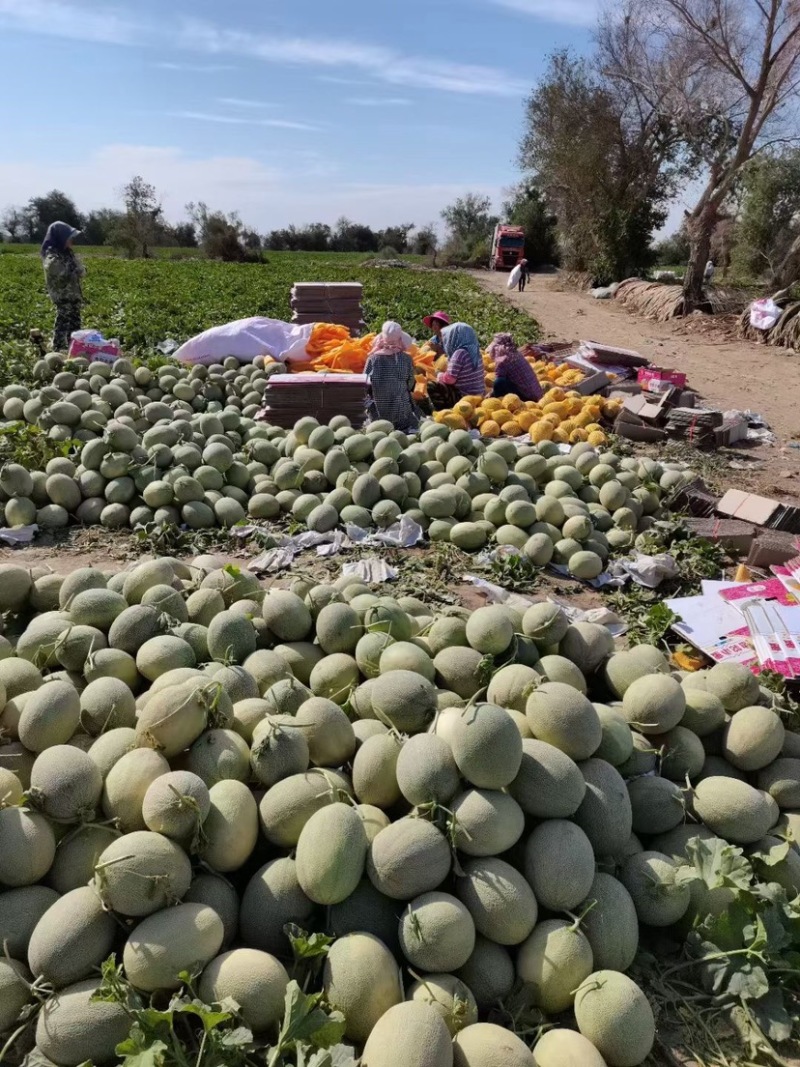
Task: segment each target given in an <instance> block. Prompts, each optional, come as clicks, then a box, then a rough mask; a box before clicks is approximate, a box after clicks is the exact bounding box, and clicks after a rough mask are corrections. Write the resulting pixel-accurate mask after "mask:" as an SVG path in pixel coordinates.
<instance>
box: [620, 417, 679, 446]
mask: <svg viewBox="0 0 800 1067" xmlns="http://www.w3.org/2000/svg"><path fill="white" fill-rule="evenodd" d="M614 433H616V434H619V436H620V437H624V438H626V439H627V440H628V441H647V442H658V441H666V439H667V434H666V431H665V430H659V428H658V427H657V426H645V425H644V424H643V423H640V424H638V425H637V424H636V423H635V422H626V421H625V420H624V419H622V418H617V421H616V422H615V423H614Z"/></svg>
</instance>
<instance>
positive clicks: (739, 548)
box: [684, 518, 758, 555]
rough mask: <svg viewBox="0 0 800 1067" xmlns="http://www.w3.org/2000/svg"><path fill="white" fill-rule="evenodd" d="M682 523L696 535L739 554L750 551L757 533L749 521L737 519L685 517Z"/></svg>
mask: <svg viewBox="0 0 800 1067" xmlns="http://www.w3.org/2000/svg"><path fill="white" fill-rule="evenodd" d="M684 524H685V526H686V528H687V529H688V530H691V532H692V533H693V534H695V535H696V536H697V537H704V538H705V539H706V540H707V541H714V542H715V543H717V544H720V545H722V546H723V548H725V549H727V550H728V552H735V553H737V554H740V555H743V554H744V553H745V552H748V551H750V549H751V548H752V546H753V543H754V541H755V539H756V534H757V533H758V530H757V529H756V527H755V526H753V525H752V524H751V523H749V522H740V521H739V520H738V519H705V518H700V519H685V520H684Z"/></svg>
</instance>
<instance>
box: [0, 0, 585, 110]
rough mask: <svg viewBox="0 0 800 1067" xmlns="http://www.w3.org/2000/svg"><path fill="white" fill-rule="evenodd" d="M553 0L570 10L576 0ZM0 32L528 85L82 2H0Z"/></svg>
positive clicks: (464, 88) (442, 84)
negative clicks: (173, 21)
mask: <svg viewBox="0 0 800 1067" xmlns="http://www.w3.org/2000/svg"><path fill="white" fill-rule="evenodd" d="M512 2H517V0H512ZM519 2H530V3H537V2H538V0H519ZM556 2H561V3H567V4H568V5H577V4H580V3H581V2H582V0H556ZM0 27H4V28H6V29H10V30H16V31H22V32H25V33H33V34H39V35H47V36H57V37H68V38H70V39H73V40H85V41H93V42H98V43H104V44H127V45H137V44H138V45H149V46H151V47H152V46H154V45H158V44H162V43H163V42H164V41H165V40H168V41H169V42H170V43H171V45H172V46H173V47H174V48H177V49H179V50H183V51H185V52H194V53H206V54H208V55H213V56H220V57H224V56H239V57H249V58H251V59H258V60H262V61H264V62H267V63H270V64H272V65H290V66H309V67H315V68H317V69H318V70H321V71H324V70H335V69H336V68H344V69H345V70H347V71H351V72H352V71H357V72H359V73H360V74H362V75H369V77H370V78H372V79H374V80H377V81H382V82H384V83H387V84H389V85H402V86H409V87H413V88H416V89H435V90H440V91H442V92H450V93H461V94H466V95H486V96H502V97H516V96H522V95H524V94H525V92H526V91H527V89H528V88H529V86H528V84H527V82H526V81H524V80H522V79H519V78H515V77H513V76H512V75H510V74H508V73H506V72H505V71H503V70H501V69H499V68H495V67H486V66H481V65H472V66H470V65H468V64H463V63H455V62H449V61H447V60H445V59H442V58H441V57H440V56H437V57H436V58H435V59H431V57H430V56H428V55H425V56H413V55H412V56H409V55H405V54H404V53H403V52H400V51H398V50H396V49H394V48H389V47H385V46H383V45H373V44H369V43H366V42H360V41H348V40H337V39H335V38H320V39H315V38H313V37H287V36H280V35H268V34H258V33H254V32H249V31H246V30H231V29H228V28H226V27H222V26H217V25H214V24H213V23H210V22H204V21H202V20H199V19H183V20H180V21H179V22H178V23H177V25H174V24H173V25H170V24H169V23H168V22H167V20H166V19H164V21H163V22H159V23H158V24H157V23H154V22H148V21H146V20H144V19H140V20H136V19H135V18H134V17H133V16H132V15H129V14H127V13H125V12H124V11H123V10H122V9H117V8H105V9H104V10H101V11H98V10H97V6H96V5H95V4H90V3H88V2H85V0H0ZM176 62H177V61H176ZM169 69H171V68H169Z"/></svg>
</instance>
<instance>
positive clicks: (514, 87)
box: [178, 19, 529, 96]
mask: <svg viewBox="0 0 800 1067" xmlns="http://www.w3.org/2000/svg"><path fill="white" fill-rule="evenodd" d="M178 43H179V45H180V46H182V47H183V48H186V49H190V50H192V51H198V52H208V53H209V54H211V55H238V56H250V57H252V58H254V59H261V60H263V61H265V62H268V63H273V64H279V63H288V64H291V65H302V66H316V67H349V68H351V69H352V68H356V69H358V70H360V71H361V72H362V73H365V74H369V75H371V76H372V77H373V78H375V79H377V80H379V81H384V82H387V83H388V84H390V85H403V86H410V87H413V88H417V89H420V88H422V89H439V90H442V91H443V92H451V93H464V94H468V95H488V96H522V95H524V93H525V92H527V90H528V88H529V86H528V84H527V83H526V82H525V81H522V80H520V79H517V78H514V77H512V76H510V75H508V74H507V73H506V72H505V71H502V70H498V69H496V68H494V67H483V66H474V65H473V66H470V65H468V64H464V63H451V62H448V61H447V60H443V59H441V58H438V57H437V59H436V61H435V62H432V61H431V59H430V58H429V57H425V58H416V57H414V56H406V55H404V54H403V53H401V52H397V51H395V50H394V49H391V48H386V47H384V46H381V45H370V44H363V43H361V42H358V41H343V40H335V39H325V40H315V39H313V38H309V37H277V36H275V37H273V36H267V35H263V34H262V35H259V34H253V33H244V32H242V31H239V30H229V29H222V28H220V27H217V26H214V25H212V24H211V23H208V22H202V21H200V20H197V19H187V20H186V21H185V22H184V24H183V30H182V32H181V33H180V35H179V38H178Z"/></svg>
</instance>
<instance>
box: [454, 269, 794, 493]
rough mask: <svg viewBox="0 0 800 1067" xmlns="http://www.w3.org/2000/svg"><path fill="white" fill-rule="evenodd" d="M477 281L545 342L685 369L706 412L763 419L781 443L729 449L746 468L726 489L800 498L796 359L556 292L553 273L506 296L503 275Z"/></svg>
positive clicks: (703, 325) (695, 324)
mask: <svg viewBox="0 0 800 1067" xmlns="http://www.w3.org/2000/svg"><path fill="white" fill-rule="evenodd" d="M474 277H475V278H476V279H477V280H478V281H479V282H480V283H481V285H483V286H484V288H486V289H488V290H489V291H490V292H493V293H498V294H501V295H503V296H504V297H506V298H507V299H508V300H509V302H511V303H512V304H514V305H515V306H517V307H520V308H522V309H523V310H525V311H527V312H528V313H529V314H530V315H532V316H533V317H534V318H535V319H536V320H537V321H538V322H539V324H540V325H541V327H542V336H543V339H544V340H547V341H578V340H591V341H603V342H606V343H609V344H617V345H620V346H621V347H624V348H632V349H635V350H636V351H638V352H640V353H641V354H642V355H643V356H646V357H647V358H648V359H650V360H651V361H652V362H654V363H656V364H658V365H660V366H664V367H672V368H674V369H677V370H681V371H684V372H685V373H686V374H687V376H688V379H689V385H690V387H691V388H692V389H695V390H696V391H697V392H698V393H700V395H701V396H702V397H703V398H704V400H705V402H706V403H707V404H708V405H709V406H713V407H719V408H722V409H723V410H733V409H736V410H748V409H749V410H751V411H756V412H758V413H759V414H761V415H763V416H764V418H766V419H767V421H768V422H769V424H770V426H771V427H772V430H773V432H774V433H775V434H776V435H777V437H778V439H779V441H778V444H777V445H774V446H767V447H759V448H753V447H751V446H748V447H746V448H738V449H735V450H732V452H738V453H740V455H739V457H738V459H739V462H742V463H747V465H748V467H749V468H750V469H749V470H748V471H740V470H738V469H736V467H734V468H732V469H731V479H730V481H731V484H736V485H739V484H741V485H742V486H747V487H748V488H750V489H752V490H755V491H761V492H764V493H767V494H768V495H770V496H778V497H782V498H786V499H794V500H800V355H792V354H790V353H788V352H786V351H784V350H781V349H775V348H768V347H767V346H766V345H755V344H751V343H749V342H745V341H738V340H734V339H731V337H730V330H727V331H724V330H722V329H720V330H716V329H715V327H714V325H713V323H711V322H710V321H709V320H708V319H707V318H706V317H705V316H704V317H703V319H702V321H701V320H700V318H699V317H698V316H693V317H692V318H690V319H687V320H685V321H676V322H669V323H661V322H653V321H650V320H648V319H642V318H639V317H637V316H634V315H633V314H631V313H630V312H628V311H626V310H625V308H623V307H620V306H619V305H618V304H616V302H615V301H613V300H609V301H601V300H593V299H592V298H591V297H590V296H589V295H588V293H582V292H576V291H575V290H572V289H569V290H565V289H563V288H561V287H560V285H559V281H558V276H557V275H553V274H537V275H533V276H532V277H531V280H530V284H529V286H528V289H527V290H526V292H524V293H517V292H516V291H512V292H509V291H508V290H507V289H506V282H507V280H508V277H507V275H505V274H493V273H490V272H488V271H476V272H474ZM793 444H794V445H796V446H797V447H792V445H793ZM734 463H736V458H734Z"/></svg>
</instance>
